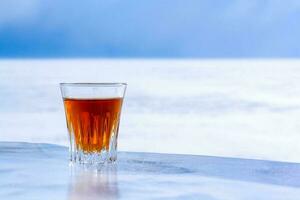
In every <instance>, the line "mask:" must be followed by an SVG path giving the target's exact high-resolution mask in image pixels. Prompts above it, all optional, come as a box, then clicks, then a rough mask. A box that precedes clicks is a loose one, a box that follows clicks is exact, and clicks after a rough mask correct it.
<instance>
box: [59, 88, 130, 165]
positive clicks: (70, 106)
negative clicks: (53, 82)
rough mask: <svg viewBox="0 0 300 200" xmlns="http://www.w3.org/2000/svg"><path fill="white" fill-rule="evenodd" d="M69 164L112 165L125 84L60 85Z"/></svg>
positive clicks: (115, 152)
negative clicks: (68, 143) (66, 130)
mask: <svg viewBox="0 0 300 200" xmlns="http://www.w3.org/2000/svg"><path fill="white" fill-rule="evenodd" d="M60 89H61V94H62V97H63V102H64V107H65V114H66V121H67V128H68V132H69V138H70V148H69V150H70V160H71V161H72V162H75V163H82V164H100V163H106V162H114V161H116V159H117V139H118V131H119V124H120V115H121V109H122V103H123V98H124V94H125V90H126V84H125V83H61V84H60Z"/></svg>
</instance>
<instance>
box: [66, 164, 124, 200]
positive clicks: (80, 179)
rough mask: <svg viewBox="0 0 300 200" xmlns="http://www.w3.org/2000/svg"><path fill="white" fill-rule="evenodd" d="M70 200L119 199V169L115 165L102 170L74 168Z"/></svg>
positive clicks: (69, 194)
mask: <svg viewBox="0 0 300 200" xmlns="http://www.w3.org/2000/svg"><path fill="white" fill-rule="evenodd" d="M71 169H72V174H71V183H70V186H69V193H68V200H94V199H95V200H96V199H97V200H99V199H111V200H114V199H118V197H119V192H118V182H117V181H118V180H117V169H116V166H114V165H107V166H104V167H103V168H102V169H101V170H99V169H98V170H87V169H82V168H80V167H76V166H72V168H71Z"/></svg>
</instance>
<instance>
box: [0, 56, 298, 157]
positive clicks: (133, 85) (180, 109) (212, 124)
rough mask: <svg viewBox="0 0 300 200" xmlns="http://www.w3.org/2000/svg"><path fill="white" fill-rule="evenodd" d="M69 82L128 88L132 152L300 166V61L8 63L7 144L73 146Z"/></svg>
mask: <svg viewBox="0 0 300 200" xmlns="http://www.w3.org/2000/svg"><path fill="white" fill-rule="evenodd" d="M60 82H127V83H128V90H127V93H126V97H125V103H124V107H123V112H122V119H121V127H120V133H119V136H120V137H119V144H118V147H119V149H120V150H123V151H143V152H160V153H177V154H196V155H214V156H227V157H243V158H244V157H245V158H257V159H267V160H280V161H292V162H300V156H299V155H300V146H299V145H298V143H299V142H298V141H299V139H300V136H299V135H300V134H299V132H300V123H299V122H298V121H299V119H300V87H299V85H300V60H155V59H152V60H143V59H135V60H134V59H123V60H122V59H121V60H109V59H52V60H51V59H50V60H47V59H41V60H30V59H24V60H23V59H18V60H0V98H1V101H0V102H1V105H0V130H1V133H0V140H1V141H26V142H46V143H54V144H63V145H67V144H68V137H67V129H66V125H65V118H64V111H63V105H62V100H61V96H60V91H59V85H58V84H59V83H60Z"/></svg>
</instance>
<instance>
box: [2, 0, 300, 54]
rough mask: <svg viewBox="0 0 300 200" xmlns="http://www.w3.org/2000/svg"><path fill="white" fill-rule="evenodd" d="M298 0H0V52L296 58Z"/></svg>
mask: <svg viewBox="0 0 300 200" xmlns="http://www.w3.org/2000/svg"><path fill="white" fill-rule="evenodd" d="M299 21H300V1H297V0H286V1H279V0H269V1H266V0H265V1H264V0H252V1H250V0H248V1H246V0H240V1H225V0H223V1H216V0H127V1H124V0H103V1H99V0H85V1H79V0H72V1H71V0H64V1H61V0H43V1H40V0H24V1H20V0H1V1H0V57H171V58H177V57H178V58H285V57H286V58H298V57H300V26H299V25H298V24H299Z"/></svg>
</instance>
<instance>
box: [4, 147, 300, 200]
mask: <svg viewBox="0 0 300 200" xmlns="http://www.w3.org/2000/svg"><path fill="white" fill-rule="evenodd" d="M67 154H68V151H67V148H65V147H61V146H57V145H49V144H32V143H8V142H0V161H1V165H0V199H20V200H25V199H26V200H27V199H28V200H35V199H36V200H38V199H44V200H47V199H68V200H70V199H72V200H74V199H201V200H243V199H247V200H248V199H249V200H250V199H255V200H265V199H268V200H292V199H293V200H294V199H298V198H299V195H300V164H293V163H284V162H271V161H263V160H247V159H234V158H222V157H209V156H190V155H175V154H153V153H126V152H121V153H120V154H119V158H118V162H117V164H116V165H114V166H111V167H103V168H99V170H91V169H83V168H79V167H72V166H69V165H68V160H67V158H68V155H67Z"/></svg>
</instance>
